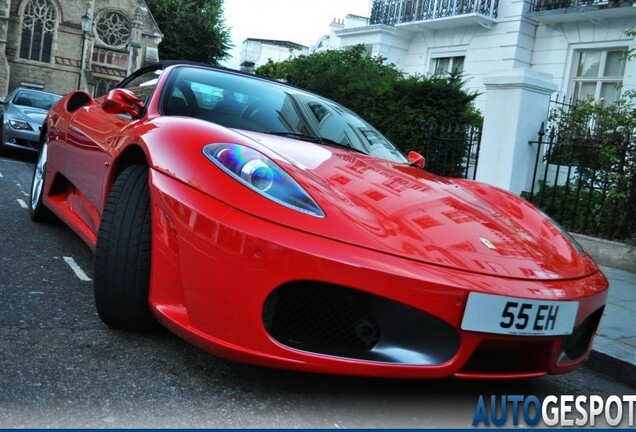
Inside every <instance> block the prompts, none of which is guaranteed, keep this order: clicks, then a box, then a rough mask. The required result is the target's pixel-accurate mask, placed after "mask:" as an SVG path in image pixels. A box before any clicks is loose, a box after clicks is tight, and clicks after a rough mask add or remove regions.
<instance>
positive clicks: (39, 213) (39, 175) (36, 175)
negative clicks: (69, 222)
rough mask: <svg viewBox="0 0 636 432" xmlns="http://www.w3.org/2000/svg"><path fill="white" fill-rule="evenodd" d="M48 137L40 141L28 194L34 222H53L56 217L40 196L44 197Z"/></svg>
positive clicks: (30, 211)
mask: <svg viewBox="0 0 636 432" xmlns="http://www.w3.org/2000/svg"><path fill="white" fill-rule="evenodd" d="M48 148H49V146H48V139H47V138H46V137H44V138H43V139H42V142H41V143H40V150H39V151H38V157H37V160H36V162H35V166H34V167H33V177H32V178H31V193H30V194H29V213H30V214H31V219H32V220H34V221H35V222H40V223H47V222H53V221H55V220H56V219H57V218H56V217H55V215H54V214H53V212H51V210H49V209H48V208H47V207H46V206H45V205H44V203H43V202H42V198H43V197H44V181H45V180H46V159H47V155H48Z"/></svg>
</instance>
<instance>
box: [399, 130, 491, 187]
mask: <svg viewBox="0 0 636 432" xmlns="http://www.w3.org/2000/svg"><path fill="white" fill-rule="evenodd" d="M422 137H423V139H422V141H421V142H420V143H419V144H415V145H414V146H413V147H412V148H410V149H409V150H415V151H417V152H419V153H420V154H422V156H424V157H425V159H426V170H427V171H430V172H432V173H434V174H437V175H442V176H447V177H462V178H468V179H473V180H474V179H475V174H476V172H477V162H478V160H479V147H480V143H481V128H478V127H472V126H466V125H451V124H449V125H429V126H428V127H427V129H426V130H424V131H423V133H422Z"/></svg>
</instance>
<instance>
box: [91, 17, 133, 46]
mask: <svg viewBox="0 0 636 432" xmlns="http://www.w3.org/2000/svg"><path fill="white" fill-rule="evenodd" d="M95 31H96V33H97V37H98V39H99V40H100V42H102V44H104V45H106V46H108V47H110V48H124V47H125V46H126V44H127V43H128V40H129V39H130V31H131V26H130V21H129V20H128V18H126V16H125V15H124V14H122V13H119V12H113V11H108V12H105V13H103V14H101V16H100V17H99V18H98V19H97V24H96V25H95Z"/></svg>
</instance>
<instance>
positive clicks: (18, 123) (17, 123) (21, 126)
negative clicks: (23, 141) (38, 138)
mask: <svg viewBox="0 0 636 432" xmlns="http://www.w3.org/2000/svg"><path fill="white" fill-rule="evenodd" d="M9 124H10V125H11V127H12V128H13V129H17V130H33V129H31V126H29V124H28V123H27V122H25V121H22V120H13V119H11V120H9Z"/></svg>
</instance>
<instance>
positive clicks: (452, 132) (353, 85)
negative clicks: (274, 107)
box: [256, 45, 482, 176]
mask: <svg viewBox="0 0 636 432" xmlns="http://www.w3.org/2000/svg"><path fill="white" fill-rule="evenodd" d="M256 73H257V74H259V75H265V76H268V77H270V78H274V79H282V80H285V81H287V82H288V83H290V84H293V85H295V86H298V87H302V88H305V89H307V90H310V91H312V92H315V93H318V94H321V95H323V96H325V97H327V98H329V99H332V100H335V101H336V102H338V103H340V104H342V105H344V106H346V107H347V108H349V109H351V110H352V111H354V112H356V113H358V114H360V115H361V116H362V117H363V118H364V119H365V120H367V121H368V122H369V123H371V124H372V125H373V126H374V127H376V128H377V129H378V130H379V131H380V132H382V133H383V134H384V135H385V136H386V137H387V138H389V140H391V141H392V142H393V143H394V144H395V145H396V146H397V147H398V148H400V149H401V150H402V151H403V152H408V151H409V150H415V151H418V152H420V153H422V154H423V155H424V156H425V157H426V158H427V166H428V167H433V168H434V171H436V172H439V173H443V174H446V175H458V176H459V175H462V172H463V168H462V167H461V165H462V162H463V161H464V158H465V156H466V146H467V140H466V138H467V128H468V127H469V126H480V125H481V122H482V119H481V116H480V115H479V113H478V111H477V110H476V109H475V108H474V106H473V104H472V102H473V101H474V99H475V98H476V97H477V93H470V94H469V93H466V92H465V91H464V90H463V86H464V84H465V82H464V81H463V79H462V76H461V75H460V74H457V73H454V74H450V75H449V76H448V77H440V76H434V77H424V76H408V77H407V76H405V75H404V74H403V73H402V72H400V71H399V70H398V69H397V68H396V67H395V66H394V65H387V64H384V61H383V59H382V58H378V57H376V58H372V57H369V56H367V55H366V53H365V49H364V46H362V45H358V46H355V47H352V48H350V49H348V50H330V51H324V52H321V53H316V54H312V55H309V56H301V57H297V58H294V59H290V60H287V61H283V62H279V63H275V62H273V61H271V60H270V61H269V62H268V63H267V64H265V65H263V66H261V67H259V68H258V69H257V70H256ZM449 125H451V126H449ZM442 131H444V139H440V138H439V136H440V134H442ZM431 133H433V135H434V136H436V137H437V139H434V140H432V139H431ZM442 151H443V152H444V153H445V156H444V157H443V158H441V157H440V158H439V161H440V162H439V164H437V166H435V164H434V163H433V162H435V161H436V159H435V157H434V156H435V155H437V154H439V153H441V152H442ZM448 155H450V156H448ZM442 160H443V162H442ZM440 164H444V165H445V166H441V165H440Z"/></svg>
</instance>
